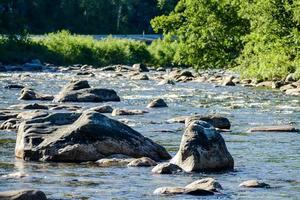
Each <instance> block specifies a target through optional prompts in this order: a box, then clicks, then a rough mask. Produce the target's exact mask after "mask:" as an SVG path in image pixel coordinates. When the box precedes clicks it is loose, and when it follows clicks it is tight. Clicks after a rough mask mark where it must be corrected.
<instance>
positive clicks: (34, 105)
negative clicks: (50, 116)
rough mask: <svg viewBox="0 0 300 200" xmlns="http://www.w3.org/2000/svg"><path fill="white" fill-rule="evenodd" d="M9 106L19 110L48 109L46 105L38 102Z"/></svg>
mask: <svg viewBox="0 0 300 200" xmlns="http://www.w3.org/2000/svg"><path fill="white" fill-rule="evenodd" d="M9 108H10V109H20V110H48V109H49V108H48V106H46V105H42V104H38V103H31V104H18V105H12V106H10V107H9Z"/></svg>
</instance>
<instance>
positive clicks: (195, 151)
mask: <svg viewBox="0 0 300 200" xmlns="http://www.w3.org/2000/svg"><path fill="white" fill-rule="evenodd" d="M170 162H171V163H173V164H175V165H178V166H179V167H181V168H182V169H183V170H185V171H187V172H192V171H194V172H198V171H224V170H232V169H233V167H234V161H233V158H232V156H231V155H230V153H229V152H228V150H227V147H226V144H225V141H224V139H223V137H222V135H221V134H220V133H219V132H218V131H216V129H215V128H214V127H213V126H211V125H210V124H208V123H207V122H204V121H193V122H191V123H190V124H189V125H188V127H187V128H186V130H185V132H184V134H183V136H182V139H181V144H180V148H179V151H178V152H177V154H176V155H175V157H174V158H172V160H171V161H170Z"/></svg>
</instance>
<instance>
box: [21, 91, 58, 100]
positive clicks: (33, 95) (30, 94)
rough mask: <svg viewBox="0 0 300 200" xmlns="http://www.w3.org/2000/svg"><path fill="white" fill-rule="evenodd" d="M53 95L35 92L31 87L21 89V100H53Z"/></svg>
mask: <svg viewBox="0 0 300 200" xmlns="http://www.w3.org/2000/svg"><path fill="white" fill-rule="evenodd" d="M53 98H54V97H53V96H52V95H45V94H40V93H37V92H35V91H34V90H33V89H30V88H23V89H22V90H21V95H20V97H19V99H20V100H39V101H52V100H53Z"/></svg>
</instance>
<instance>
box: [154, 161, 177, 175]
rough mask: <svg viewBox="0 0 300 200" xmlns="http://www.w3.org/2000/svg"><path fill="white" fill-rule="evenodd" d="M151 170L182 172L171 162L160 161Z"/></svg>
mask: <svg viewBox="0 0 300 200" xmlns="http://www.w3.org/2000/svg"><path fill="white" fill-rule="evenodd" d="M151 172H152V173H154V174H176V173H178V172H182V169H181V168H180V167H178V166H177V165H174V164H172V163H161V164H158V165H156V166H155V167H154V168H153V169H152V170H151Z"/></svg>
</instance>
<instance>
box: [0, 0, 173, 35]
mask: <svg viewBox="0 0 300 200" xmlns="http://www.w3.org/2000/svg"><path fill="white" fill-rule="evenodd" d="M177 1H178V0H167V1H166V2H164V3H161V4H160V5H159V6H158V5H157V0H147V1H140V0H0V33H20V31H22V30H24V29H26V30H27V31H28V32H29V33H32V34H43V33H49V32H54V31H57V30H62V29H66V30H69V31H71V32H72V33H80V34H142V33H143V32H145V33H152V28H151V26H150V20H151V19H152V18H153V17H155V16H157V15H160V14H163V13H167V12H170V11H171V10H172V9H173V8H174V7H173V6H175V3H176V2H177Z"/></svg>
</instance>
